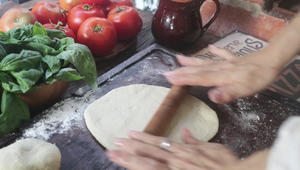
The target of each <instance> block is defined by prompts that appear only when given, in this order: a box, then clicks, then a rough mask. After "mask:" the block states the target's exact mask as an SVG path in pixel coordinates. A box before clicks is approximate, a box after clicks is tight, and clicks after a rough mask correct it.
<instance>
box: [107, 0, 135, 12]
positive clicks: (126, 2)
mask: <svg viewBox="0 0 300 170" xmlns="http://www.w3.org/2000/svg"><path fill="white" fill-rule="evenodd" d="M117 5H118V6H119V7H120V6H131V7H133V6H134V3H133V1H132V0H112V1H111V3H109V5H107V6H106V8H105V9H106V11H107V13H108V12H109V11H110V10H112V9H114V8H116V7H117Z"/></svg>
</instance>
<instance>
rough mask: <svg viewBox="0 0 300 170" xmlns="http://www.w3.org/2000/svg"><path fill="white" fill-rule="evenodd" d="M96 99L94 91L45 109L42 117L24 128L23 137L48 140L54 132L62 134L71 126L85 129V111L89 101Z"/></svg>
mask: <svg viewBox="0 0 300 170" xmlns="http://www.w3.org/2000/svg"><path fill="white" fill-rule="evenodd" d="M93 100H95V97H94V96H93V95H92V92H88V93H87V94H86V95H84V96H83V97H71V98H68V99H65V100H63V101H60V102H59V103H56V104H55V105H54V106H52V107H51V108H49V109H48V110H45V111H44V112H43V113H42V114H41V116H42V117H41V118H40V119H38V121H37V122H34V123H33V125H32V126H30V127H29V128H27V129H26V130H24V132H23V135H22V137H21V138H39V139H43V140H48V139H49V138H50V137H51V136H52V135H53V134H62V133H64V132H66V131H68V130H69V129H71V128H80V129H83V128H84V127H83V126H84V124H83V123H82V121H83V113H84V110H85V109H86V107H87V106H88V104H89V103H91V102H92V101H93Z"/></svg>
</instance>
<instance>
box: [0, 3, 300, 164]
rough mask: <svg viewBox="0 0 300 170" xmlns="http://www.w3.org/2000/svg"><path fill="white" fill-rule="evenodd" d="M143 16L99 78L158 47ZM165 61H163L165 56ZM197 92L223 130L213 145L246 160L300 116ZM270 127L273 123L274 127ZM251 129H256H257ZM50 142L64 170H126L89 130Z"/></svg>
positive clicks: (257, 101)
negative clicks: (217, 101)
mask: <svg viewBox="0 0 300 170" xmlns="http://www.w3.org/2000/svg"><path fill="white" fill-rule="evenodd" d="M36 1H37V0H32V1H29V2H27V3H24V4H22V5H21V6H23V7H27V8H29V7H31V6H32V5H33V4H34V3H36ZM15 6H18V5H16V4H14V5H13V3H11V2H10V3H8V4H6V5H4V6H0V11H1V12H3V10H6V9H7V8H8V7H15ZM140 14H141V16H142V18H143V21H144V25H143V29H142V31H141V32H140V33H139V35H138V37H137V40H136V43H135V44H134V45H132V46H131V47H130V48H129V49H128V50H126V51H124V52H122V53H120V54H119V55H117V56H115V57H114V58H112V59H109V60H106V61H101V62H98V63H97V70H98V74H99V75H103V73H106V72H107V71H108V70H111V69H112V68H113V70H114V69H115V66H117V65H118V64H120V63H121V62H122V61H124V60H126V59H128V58H130V59H132V57H131V56H132V55H134V54H135V53H137V52H139V51H142V50H143V49H145V48H147V47H149V46H150V45H151V44H153V43H154V42H155V40H154V38H153V36H152V34H151V20H152V14H151V13H149V12H145V11H140ZM216 40H218V37H216V36H214V35H212V34H209V33H205V34H204V35H203V37H202V38H201V39H199V41H198V42H197V43H196V44H195V45H194V46H193V47H191V48H189V49H187V50H184V51H180V52H183V53H186V54H191V53H194V52H196V51H198V50H200V49H202V48H204V47H205V46H207V44H209V43H213V42H215V41H216ZM161 57H162V58H163V57H164V56H161ZM153 66H154V68H155V69H156V68H158V65H155V63H154V64H153ZM141 69H142V68H141V67H136V68H135V69H133V70H131V71H127V72H125V73H124V74H126V75H125V76H128V75H132V74H136V73H137V72H138V71H139V70H141ZM153 76H157V75H153ZM144 78H145V79H144V80H140V82H141V83H145V84H147V83H149V80H148V79H151V78H150V77H149V78H148V77H144ZM113 81H115V82H117V83H115V84H114V83H108V84H106V85H103V86H105V87H103V88H102V87H101V88H102V89H100V90H98V92H96V93H98V96H101V95H103V94H105V93H107V92H108V91H109V90H112V89H113V88H116V87H118V86H121V85H123V84H122V83H121V80H112V81H111V82H113ZM119 81H120V82H119ZM127 83H128V82H127ZM150 83H153V82H150ZM165 83H168V82H165ZM83 85H84V84H83V82H80V81H79V82H76V83H73V84H72V85H71V87H70V88H69V89H68V92H67V93H66V95H65V96H64V98H69V97H70V95H71V94H72V92H74V91H76V90H77V89H78V88H80V87H81V86H83ZM193 91H194V93H195V94H197V93H198V95H199V96H201V95H202V96H203V97H204V98H203V99H204V100H203V101H205V102H206V103H207V104H209V106H210V107H211V108H213V109H214V110H215V111H216V112H217V113H218V116H219V120H220V128H219V132H218V134H217V136H216V137H215V138H214V139H212V141H213V142H218V143H223V144H226V145H227V146H228V147H230V148H231V149H232V150H233V151H234V152H236V153H237V154H238V155H239V156H242V157H243V156H247V155H249V154H251V153H253V152H255V151H257V150H260V149H264V148H267V147H270V146H271V144H272V142H273V140H274V139H275V137H276V132H277V130H278V128H279V126H280V124H281V123H282V121H284V120H285V119H286V118H287V117H288V116H291V115H299V113H300V109H293V108H292V107H290V106H287V105H286V104H285V102H284V100H286V98H283V99H282V100H281V101H282V102H281V101H280V100H273V99H271V98H269V97H267V96H265V95H261V94H259V95H255V96H251V97H248V98H246V99H241V100H239V101H237V102H233V103H230V104H227V105H216V104H214V103H212V102H210V101H209V100H208V98H207V96H206V94H207V89H203V91H201V90H199V89H194V90H193ZM253 110H254V111H255V110H257V111H259V113H257V115H258V116H259V117H260V118H261V120H259V121H257V122H256V123H255V122H251V121H252V119H253V117H248V113H252V111H253ZM39 116H40V115H39ZM39 116H37V117H35V118H34V121H35V120H39ZM249 119H250V120H249ZM254 119H256V117H254ZM270 121H271V122H272V123H270ZM265 122H269V123H265ZM270 124H271V125H270ZM252 126H254V129H253V128H252ZM241 127H242V128H241ZM20 133H21V132H16V133H14V134H10V135H8V136H6V137H3V138H1V139H0V148H1V147H3V146H6V145H8V144H9V143H11V142H13V141H14V140H15V139H16V138H18V137H19V136H22V135H20ZM48 141H49V142H52V143H56V144H57V146H58V147H59V149H60V151H61V153H62V164H61V170H91V169H105V170H119V169H124V168H122V167H119V166H117V165H115V164H113V163H112V162H111V161H109V160H108V158H107V157H106V154H105V150H104V149H103V148H101V147H100V146H99V145H98V144H97V142H95V140H94V139H93V138H92V137H91V135H90V134H89V132H88V130H86V128H85V127H82V128H81V129H80V128H79V129H77V128H74V129H69V130H68V131H67V132H64V133H60V134H54V135H52V136H51V137H50V138H49V140H48Z"/></svg>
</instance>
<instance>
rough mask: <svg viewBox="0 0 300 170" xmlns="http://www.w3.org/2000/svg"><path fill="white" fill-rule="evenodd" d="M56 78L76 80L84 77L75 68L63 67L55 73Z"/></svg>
mask: <svg viewBox="0 0 300 170" xmlns="http://www.w3.org/2000/svg"><path fill="white" fill-rule="evenodd" d="M55 78H56V79H58V80H63V81H76V80H81V79H83V78H84V77H82V76H81V75H80V74H79V73H78V72H77V70H75V69H73V68H63V69H61V70H60V71H59V72H58V73H57V74H56V75H55Z"/></svg>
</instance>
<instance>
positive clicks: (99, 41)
mask: <svg viewBox="0 0 300 170" xmlns="http://www.w3.org/2000/svg"><path fill="white" fill-rule="evenodd" d="M77 40H78V42H79V43H81V44H84V45H86V46H88V47H89V49H90V50H91V51H92V53H93V55H94V57H100V56H105V55H107V54H109V53H110V52H111V51H112V49H113V48H114V47H115V45H116V44H117V40H118V38H117V32H116V29H115V27H114V25H113V24H112V23H111V22H110V21H109V20H107V19H105V18H98V17H92V18H89V19H87V20H86V21H84V22H83V23H82V24H81V26H80V28H79V30H78V34H77Z"/></svg>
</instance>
